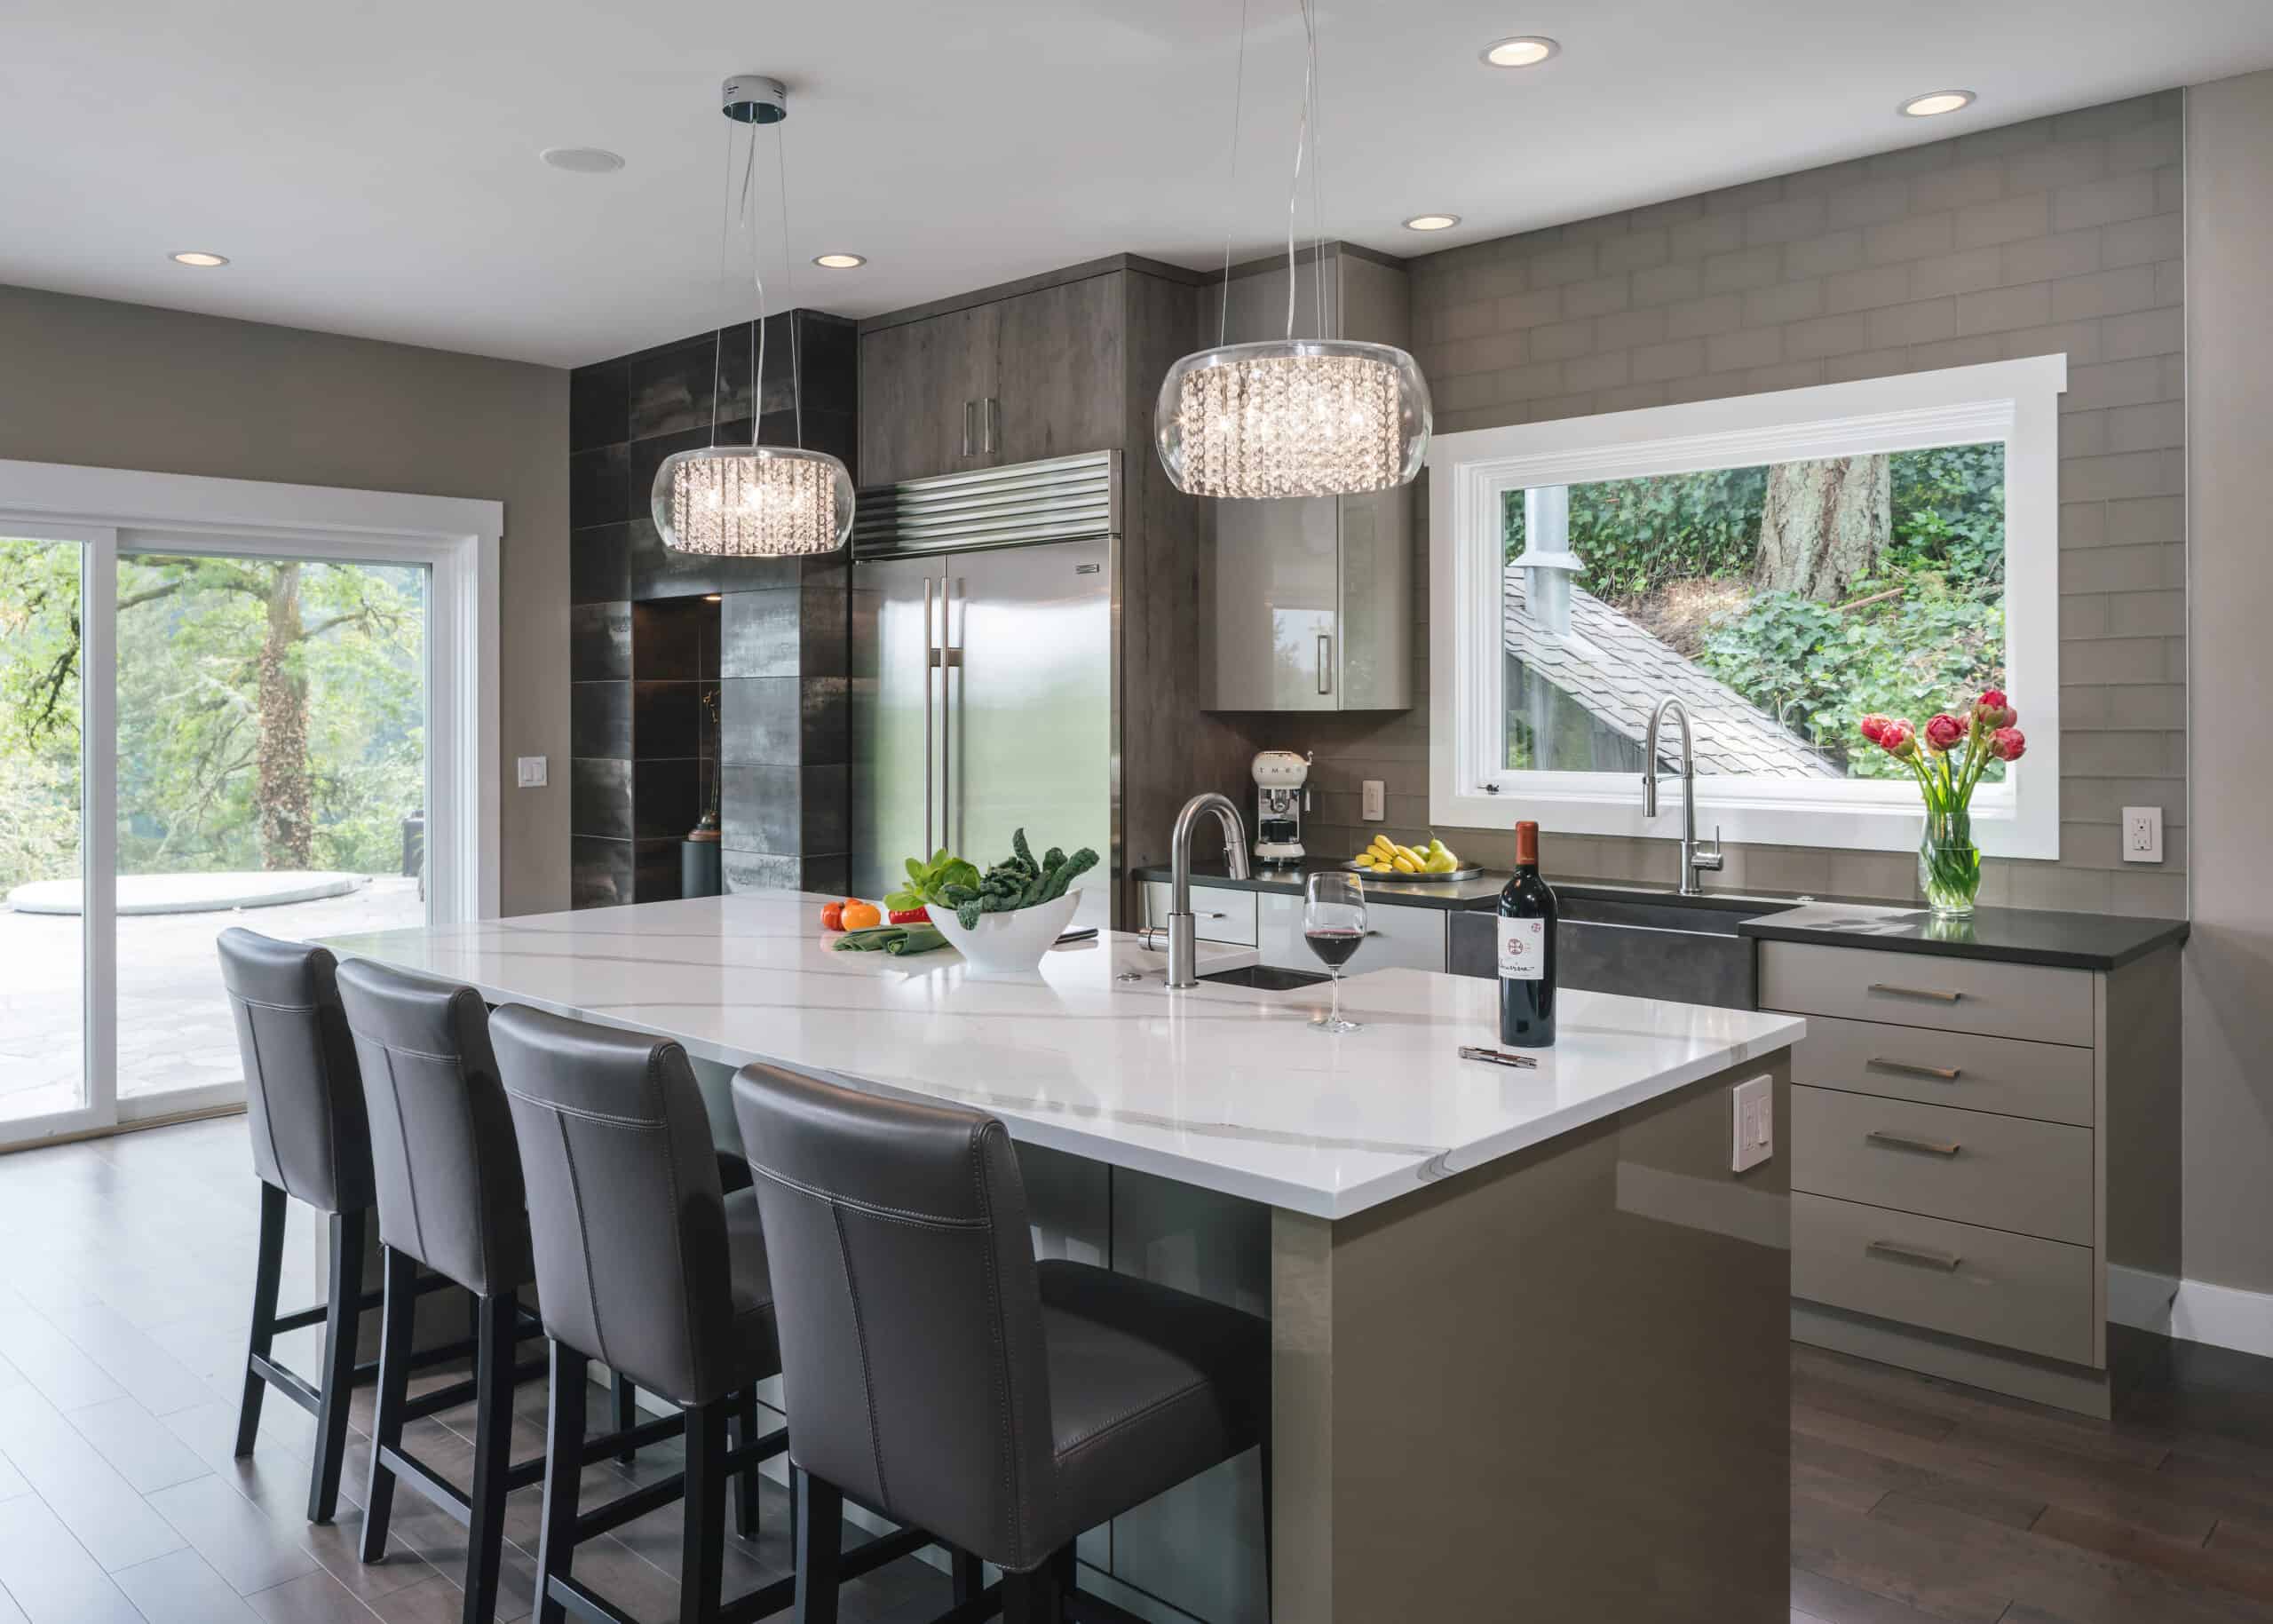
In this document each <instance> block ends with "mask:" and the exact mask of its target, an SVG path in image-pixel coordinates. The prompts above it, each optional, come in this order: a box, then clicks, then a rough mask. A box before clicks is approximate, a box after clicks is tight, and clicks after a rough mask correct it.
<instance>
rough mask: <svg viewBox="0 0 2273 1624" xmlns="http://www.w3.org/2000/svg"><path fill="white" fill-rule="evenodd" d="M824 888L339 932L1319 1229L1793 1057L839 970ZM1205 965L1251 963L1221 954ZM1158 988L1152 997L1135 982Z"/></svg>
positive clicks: (1436, 981)
mask: <svg viewBox="0 0 2273 1624" xmlns="http://www.w3.org/2000/svg"><path fill="white" fill-rule="evenodd" d="M827 900H828V899H827V898H823V897H819V896H804V895H797V894H793V893H787V892H780V893H757V894H743V895H739V896H733V897H713V898H704V899H698V900H690V901H685V902H656V903H645V904H641V905H638V906H636V907H616V908H594V909H589V910H586V911H582V912H579V913H573V914H549V915H533V916H529V917H524V918H519V919H507V920H494V921H488V922H485V923H478V924H463V925H441V926H435V927H432V928H430V929H424V930H409V931H376V932H372V933H369V934H367V935H360V936H343V937H337V938H333V939H330V941H329V946H330V947H332V948H333V949H334V950H335V951H336V952H337V953H338V954H339V955H341V956H342V957H343V958H345V957H351V956H352V957H364V958H370V959H376V960H378V961H380V962H382V963H390V964H394V965H397V966H400V967H401V968H403V969H406V970H419V971H424V972H426V973H429V974H432V975H437V976H444V977H447V978H452V979H455V980H459V981H463V982H467V983H470V984H471V985H472V986H476V987H479V989H480V990H481V992H482V993H483V994H485V995H486V996H487V998H488V999H489V1000H490V1001H491V1002H493V1003H507V1002H519V1003H528V1004H534V1005H536V1006H537V1007H539V1008H542V1009H547V1010H554V1011H557V1012H558V1013H560V1014H564V1015H571V1016H579V1017H582V1018H588V1019H591V1020H597V1021H605V1022H607V1023H609V1024H611V1025H614V1026H626V1027H630V1028H632V1029H634V1030H638V1031H642V1032H653V1033H658V1034H667V1035H669V1036H671V1037H674V1038H677V1040H678V1041H679V1042H681V1043H683V1044H684V1045H685V1047H686V1049H687V1050H688V1052H689V1053H691V1054H695V1055H701V1056H703V1057H705V1058H709V1059H712V1060H717V1061H723V1062H725V1063H726V1064H728V1065H734V1066H739V1065H741V1064H743V1063H745V1062H748V1061H750V1060H760V1059H763V1060H769V1061H772V1062H773V1063H775V1064H778V1065H781V1066H788V1067H792V1068H794V1069H796V1070H799V1071H804V1072H809V1073H815V1074H819V1075H823V1076H828V1077H833V1078H836V1079H838V1080H840V1081H844V1082H847V1083H850V1084H852V1085H855V1086H859V1087H866V1088H874V1089H885V1090H891V1091H895V1092H902V1093H907V1094H912V1095H916V1096H919V1097H929V1098H936V1099H947V1100H954V1101H958V1102H961V1103H963V1104H967V1105H974V1106H977V1107H978V1108H981V1109H983V1110H986V1111H990V1112H992V1113H994V1114H995V1115H996V1116H998V1117H1000V1118H1001V1119H1002V1121H1003V1122H1004V1124H1005V1125H1007V1126H1008V1127H1009V1128H1010V1132H1011V1134H1012V1136H1013V1137H1016V1138H1018V1139H1023V1140H1028V1141H1031V1142H1033V1143H1034V1144H1038V1145H1049V1146H1051V1147H1053V1148H1055V1149H1057V1150H1062V1151H1067V1152H1070V1153H1073V1154H1075V1155H1079V1156H1086V1157H1089V1158H1090V1159H1092V1160H1094V1161H1104V1162H1107V1163H1111V1164H1113V1165H1114V1166H1117V1167H1128V1168H1139V1169H1141V1170H1143V1171H1145V1172H1148V1173H1155V1174H1159V1175H1160V1176H1165V1177H1168V1178H1174V1179H1179V1180H1181V1181H1183V1182H1184V1183H1187V1184H1198V1185H1200V1186H1202V1187H1204V1188H1207V1189H1210V1190H1217V1191H1222V1192H1226V1193H1229V1194H1232V1195H1238V1196H1244V1197H1247V1198H1248V1199H1250V1200H1257V1201H1263V1202H1266V1203H1269V1204H1271V1205H1272V1206H1277V1207H1285V1208H1292V1209H1294V1210H1295V1211H1299V1212H1304V1213H1309V1214H1312V1215H1314V1216H1319V1217H1327V1218H1340V1217H1346V1216H1350V1214H1352V1213H1357V1212H1362V1211H1364V1210H1366V1208H1370V1207H1374V1206H1378V1205H1380V1204H1381V1203H1382V1202H1384V1201H1389V1200H1394V1199H1396V1198H1397V1197H1398V1196H1399V1195H1402V1194H1404V1193H1406V1192H1409V1191H1413V1190H1415V1189H1419V1188H1421V1187H1422V1186H1423V1185H1425V1184H1430V1183H1432V1182H1434V1181H1436V1180H1437V1179H1441V1178H1444V1177H1445V1176H1448V1175H1451V1174H1453V1173H1457V1172H1460V1171H1461V1170H1462V1169H1464V1168H1470V1167H1474V1166H1476V1165H1477V1164H1478V1163H1481V1162H1485V1161H1491V1160H1493V1158H1495V1157H1499V1156H1505V1155H1509V1154H1510V1153H1514V1152H1517V1151H1520V1150H1523V1149H1525V1148H1526V1147H1528V1146H1530V1145H1537V1144H1540V1143H1541V1142H1542V1141H1544V1140H1548V1139H1551V1138H1553V1137H1556V1135H1558V1134H1562V1133H1566V1132H1568V1131H1570V1130H1571V1129H1574V1128H1579V1127H1582V1126H1584V1125H1585V1124H1587V1123H1588V1122H1591V1121H1597V1120H1599V1119H1600V1118H1602V1117H1604V1116H1607V1115H1610V1114H1611V1113H1614V1112H1617V1111H1620V1110H1623V1109H1625V1108H1626V1107H1628V1106H1630V1105H1638V1104H1640V1103H1642V1102H1643V1101H1645V1100H1649V1099H1653V1098H1655V1097H1658V1096H1659V1095H1662V1094H1667V1093H1670V1092H1672V1091H1673V1090H1674V1089H1678V1088H1681V1087H1683V1085H1685V1084H1687V1083H1691V1082H1694V1081H1697V1080H1698V1079H1699V1078H1701V1077H1706V1076H1709V1075H1710V1074H1712V1073H1715V1072H1716V1071H1720V1070H1722V1069H1723V1068H1724V1067H1727V1066H1735V1065H1737V1064H1738V1063H1740V1062H1742V1061H1744V1060H1747V1059H1751V1058H1754V1057H1757V1056H1762V1055H1766V1054H1770V1053H1772V1052H1773V1051H1775V1050H1778V1049H1782V1048H1785V1047H1786V1046H1788V1045H1789V1044H1791V1043H1793V1042H1795V1041H1796V1040H1797V1039H1798V1038H1799V1037H1800V1036H1801V1034H1802V1033H1803V1032H1804V1031H1805V1029H1806V1024H1805V1023H1804V1022H1803V1021H1801V1020H1798V1019H1795V1018H1792V1017H1789V1016H1782V1015H1767V1014H1753V1013H1749V1012H1746V1011H1743V1010H1715V1009H1707V1008H1704V1007H1702V1006H1699V1005H1694V1004H1682V1003H1667V1002H1659V1001H1658V1000H1655V999H1647V998H1627V997H1620V996H1617V995H1613V994H1607V993H1584V992H1573V991H1568V990H1566V991H1565V992H1564V994H1563V997H1562V1002H1561V1006H1560V1008H1559V1010H1557V1026H1558V1028H1559V1032H1558V1036H1559V1040H1560V1041H1559V1042H1557V1044H1556V1047H1555V1048H1554V1049H1553V1050H1547V1051H1542V1053H1541V1054H1540V1066H1539V1068H1538V1070H1536V1071H1514V1070H1509V1069H1508V1068H1506V1067H1502V1066H1491V1065H1485V1064H1482V1063H1479V1062H1477V1061H1473V1060H1462V1059H1461V1058H1459V1056H1458V1055H1457V1053H1456V1052H1455V1051H1456V1050H1457V1049H1458V1048H1459V1046H1460V1045H1461V1044H1463V1043H1471V1044H1493V1043H1496V1042H1497V1034H1498V1024H1497V1023H1498V986H1497V984H1496V983H1495V982H1492V981H1485V980H1475V979H1470V978H1461V977H1454V976H1448V975H1438V974H1433V973H1430V972H1427V971H1422V970H1377V971H1374V972H1372V973H1360V974H1355V975H1351V976H1350V977H1348V978H1345V979H1344V981H1343V982H1342V1010H1343V1012H1344V1013H1345V1014H1347V1015H1349V1016H1350V1017H1351V1018H1355V1019H1357V1020H1359V1021H1362V1022H1363V1023H1364V1024H1365V1029H1364V1030H1363V1031H1361V1032H1356V1033H1350V1034H1343V1035H1341V1036H1328V1035H1327V1034H1323V1033H1319V1032H1315V1031H1312V1030H1311V1029H1310V1027H1309V1026H1308V1025H1307V1024H1306V1023H1307V1022H1308V1020H1309V1018H1311V1015H1312V1014H1314V1013H1315V1012H1316V1011H1318V1010H1320V1009H1322V1008H1323V1007H1324V1006H1325V1003H1326V998H1327V989H1326V988H1325V986H1314V987H1306V988H1303V989H1301V990H1299V991H1296V992H1291V993H1268V992H1261V991H1256V990H1255V989H1252V988H1247V987H1240V986H1223V985H1215V984H1209V983H1206V982H1203V983H1201V984H1200V986H1198V987H1197V988H1194V989H1192V990H1190V991H1187V992H1181V993H1170V992H1169V991H1168V989H1167V987H1166V986H1165V985H1164V984H1163V976H1162V960H1161V955H1159V954H1157V953H1152V952H1149V951H1147V950H1145V949H1144V948H1143V947H1139V946H1138V945H1137V941H1136V939H1135V938H1133V937H1129V936H1121V935H1113V934H1110V933H1108V934H1107V935H1105V937H1103V938H1101V939H1099V940H1098V941H1096V942H1093V943H1089V944H1085V945H1079V946H1071V947H1061V948H1058V949H1056V950H1055V951H1053V952H1051V953H1050V954H1049V955H1046V956H1045V958H1044V960H1043V963H1042V967H1041V972H1040V973H1039V974H1038V975H1036V976H1034V977H1031V978H1019V979H1016V980H989V979H984V978H979V977H978V976H976V975H974V974H972V973H971V972H970V970H968V969H967V968H966V967H965V966H964V964H963V962H962V959H961V958H960V957H959V956H958V955H956V954H955V953H954V950H953V949H951V948H948V949H942V950H940V951H939V952H937V953H934V954H928V955H921V956H918V957H915V958H909V959H899V958H892V957H890V956H888V955H883V954H869V953H837V952H834V951H832V950H831V949H830V947H829V943H830V942H831V941H832V940H834V938H833V937H830V936H828V935H826V934H825V933H824V932H822V931H821V930H820V927H819V923H818V919H819V912H820V905H821V903H822V902H824V901H827ZM1201 953H1202V963H1201V965H1200V969H1201V970H1202V972H1203V973H1204V972H1205V971H1206V970H1209V969H1211V968H1228V967H1231V966H1233V965H1237V964H1240V963H1252V962H1254V958H1255V955H1254V954H1253V953H1252V952H1251V951H1244V950H1223V949H1211V948H1210V947H1208V945H1207V944H1202V947H1201ZM1131 970H1134V971H1139V972H1142V974H1143V977H1144V978H1143V979H1141V980H1138V981H1133V982H1129V981H1121V980H1120V979H1118V977H1119V976H1120V975H1121V974H1122V973H1124V972H1127V971H1131Z"/></svg>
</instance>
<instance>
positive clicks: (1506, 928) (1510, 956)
mask: <svg viewBox="0 0 2273 1624" xmlns="http://www.w3.org/2000/svg"><path fill="white" fill-rule="evenodd" d="M1546 974H1547V921H1545V920H1544V919H1506V918H1503V919H1501V921H1500V978H1501V980H1503V981H1537V980H1539V979H1540V978H1542V977H1544V976H1545V975H1546Z"/></svg>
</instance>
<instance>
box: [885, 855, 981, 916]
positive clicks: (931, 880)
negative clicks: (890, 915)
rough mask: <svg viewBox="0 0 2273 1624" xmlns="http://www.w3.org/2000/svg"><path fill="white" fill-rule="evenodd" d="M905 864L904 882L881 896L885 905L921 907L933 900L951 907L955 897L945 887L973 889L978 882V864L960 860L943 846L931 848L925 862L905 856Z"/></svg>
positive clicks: (887, 906) (888, 906) (891, 906)
mask: <svg viewBox="0 0 2273 1624" xmlns="http://www.w3.org/2000/svg"><path fill="white" fill-rule="evenodd" d="M978 879H979V875H978V865H977V864H976V863H967V862H965V861H963V860H962V859H961V858H959V857H957V856H955V855H954V853H953V852H949V851H948V850H947V849H946V847H945V846H941V847H940V848H939V850H938V851H937V852H933V853H932V854H931V861H930V862H928V863H926V862H922V861H919V860H917V859H915V858H912V857H911V858H909V859H908V860H907V884H905V885H903V886H901V887H900V888H899V890H898V891H894V892H892V893H891V895H890V896H889V897H886V898H885V899H884V907H886V908H889V909H905V908H911V907H924V906H925V905H927V904H929V903H933V902H936V903H938V904H939V905H940V906H941V907H953V906H954V902H955V899H954V898H953V897H950V896H948V895H947V891H948V888H949V887H951V886H961V887H966V888H969V889H972V890H976V889H977V887H978Z"/></svg>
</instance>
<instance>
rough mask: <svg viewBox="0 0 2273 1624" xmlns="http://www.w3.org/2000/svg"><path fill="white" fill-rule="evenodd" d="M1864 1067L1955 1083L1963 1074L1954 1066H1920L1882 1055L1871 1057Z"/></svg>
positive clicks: (1909, 1061)
mask: <svg viewBox="0 0 2273 1624" xmlns="http://www.w3.org/2000/svg"><path fill="white" fill-rule="evenodd" d="M1863 1064H1864V1066H1866V1067H1868V1068H1870V1069H1872V1070H1874V1071H1881V1072H1898V1073H1901V1074H1902V1075H1903V1076H1905V1077H1937V1078H1939V1079H1940V1080H1941V1081H1944V1082H1955V1081H1957V1080H1958V1079H1959V1078H1960V1077H1961V1076H1963V1075H1964V1074H1965V1073H1964V1072H1963V1070H1962V1069H1961V1068H1960V1067H1958V1066H1921V1065H1919V1064H1918V1063H1917V1062H1916V1061H1914V1060H1889V1059H1888V1058H1886V1057H1885V1056H1884V1055H1873V1056H1872V1057H1871V1058H1869V1059H1867V1060H1865V1061H1864V1062H1863Z"/></svg>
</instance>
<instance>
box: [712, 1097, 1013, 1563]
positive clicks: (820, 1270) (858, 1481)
mask: <svg viewBox="0 0 2273 1624" xmlns="http://www.w3.org/2000/svg"><path fill="white" fill-rule="evenodd" d="M734 1114H735V1116H736V1118H737V1119H738V1121H740V1123H741V1134H742V1145H743V1147H744V1149H745V1150H746V1151H747V1152H748V1155H749V1159H750V1170H751V1171H752V1173H754V1174H755V1175H756V1190H757V1201H758V1210H759V1213H760V1214H761V1216H762V1217H763V1220H764V1227H765V1250H766V1261H767V1265H768V1268H769V1269H770V1271H771V1273H772V1281H773V1294H774V1296H773V1301H774V1311H775V1315H776V1318H777V1321H778V1323H779V1326H780V1341H781V1378H782V1387H783V1392H784V1396H785V1397H786V1398H787V1399H788V1412H789V1453H790V1456H791V1458H792V1459H793V1460H795V1461H796V1463H797V1464H798V1465H799V1466H801V1467H803V1468H804V1469H805V1470H808V1471H811V1472H813V1473H816V1474H817V1475H819V1476H820V1477H823V1478H825V1479H827V1480H828V1481H829V1482H830V1483H833V1484H835V1485H836V1486H837V1487H839V1488H840V1489H843V1491H845V1492H846V1493H851V1494H853V1495H855V1496H857V1497H858V1498H859V1499H861V1500H863V1501H867V1502H868V1503H869V1504H871V1505H873V1506H875V1508H876V1509H878V1510H880V1511H883V1512H884V1513H885V1514H886V1515H888V1516H891V1517H895V1518H899V1519H900V1520H903V1521H906V1522H908V1523H912V1524H915V1525H918V1526H921V1527H923V1528H926V1529H929V1530H931V1532H932V1533H935V1534H938V1535H939V1537H940V1538H942V1539H945V1540H947V1541H950V1542H952V1543H954V1544H955V1545H957V1546H960V1547H962V1549H966V1550H972V1551H978V1552H980V1553H982V1554H984V1555H985V1556H986V1558H987V1559H988V1560H990V1561H994V1562H1000V1563H1002V1564H1004V1565H1011V1566H1029V1565H1032V1564H1033V1563H1034V1562H1037V1561H1039V1560H1041V1558H1042V1557H1046V1556H1047V1555H1049V1552H1048V1551H1047V1550H1041V1549H1028V1547H1029V1545H1030V1544H1031V1543H1032V1541H1031V1540H1030V1539H1029V1537H1028V1532H1027V1531H1028V1530H1030V1529H1034V1528H1035V1527H1037V1526H1038V1523H1037V1516H1036V1513H1037V1509H1038V1501H1039V1497H1040V1496H1041V1495H1042V1494H1044V1493H1046V1492H1047V1489H1048V1485H1049V1481H1050V1477H1049V1469H1050V1462H1051V1461H1052V1458H1053V1451H1052V1444H1051V1434H1050V1414H1049V1372H1048V1367H1047V1363H1046V1357H1045V1352H1044V1343H1043V1338H1042V1329H1041V1293H1040V1289H1039V1287H1038V1286H1037V1285H1036V1281H1035V1272H1034V1242H1033V1238H1032V1235H1031V1233H1030V1232H1029V1231H1028V1229H1027V1223H1026V1185H1025V1184H1024V1182H1023V1181H1022V1180H1021V1179H1020V1177H1019V1176H1018V1157H1017V1155H1016V1153H1014V1152H1013V1151H1012V1149H1011V1147H1010V1135H1009V1134H1008V1132H1006V1131H1005V1130H1004V1129H1003V1127H1002V1123H1000V1122H999V1121H995V1120H994V1118H992V1117H990V1116H987V1115H986V1114H985V1113H982V1112H977V1111H966V1110H961V1109H958V1108H955V1107H953V1106H947V1105H932V1104H924V1103H918V1102H915V1101H910V1100H901V1099H891V1098H885V1097H880V1096H876V1095H872V1094H865V1093H860V1092H858V1091H856V1090H853V1089H844V1088H839V1087H837V1086H836V1085H835V1084H833V1083H827V1082H819V1081H814V1080H812V1078H808V1077H801V1076H797V1075H796V1074H794V1073H788V1072H784V1071H780V1070H778V1069H775V1068H773V1067H770V1066H745V1067H744V1068H743V1069H742V1070H741V1073H739V1074H737V1075H736V1077H735V1079H734Z"/></svg>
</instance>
